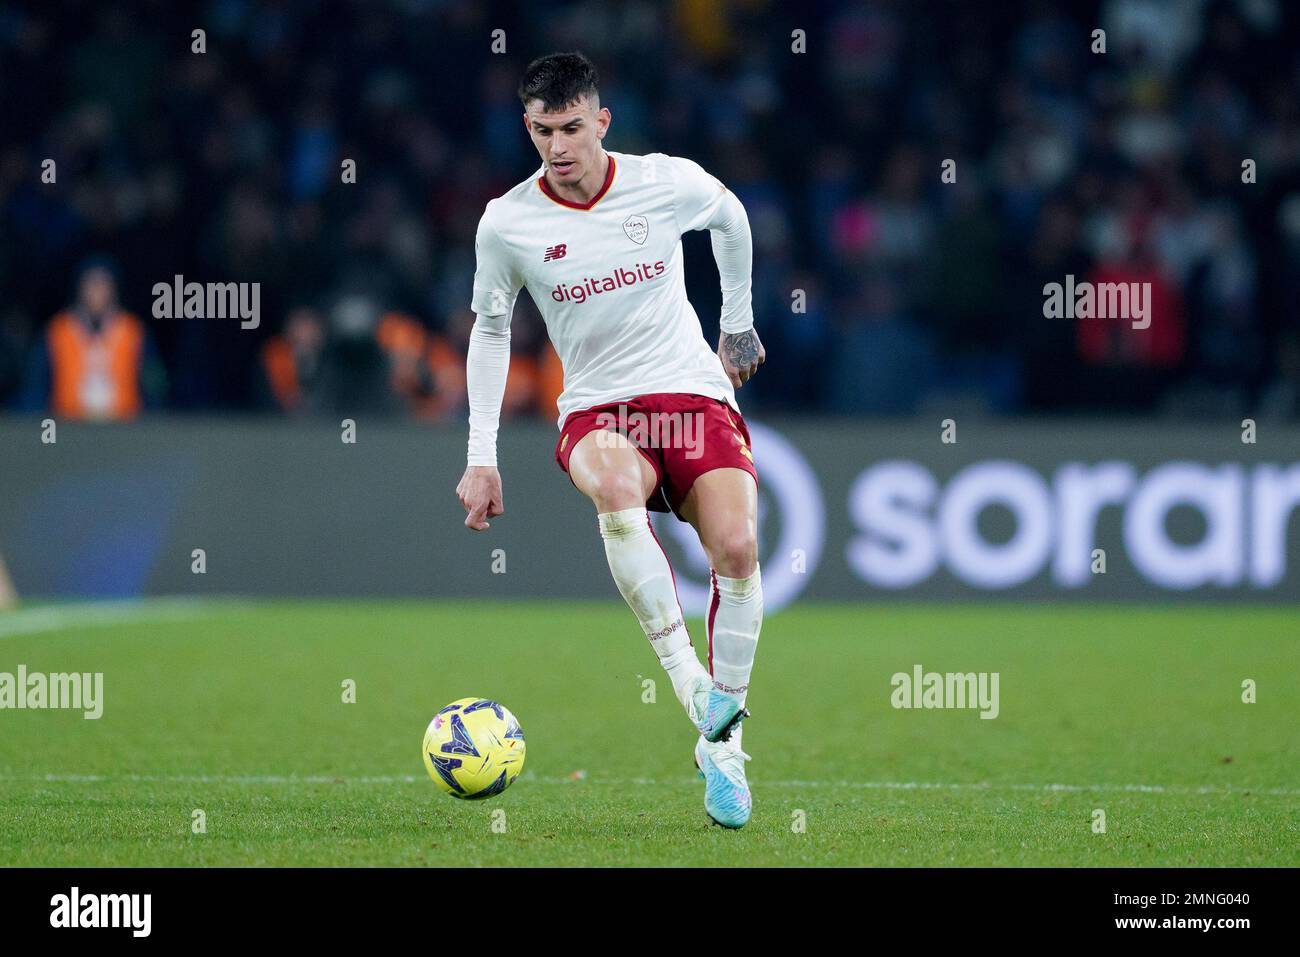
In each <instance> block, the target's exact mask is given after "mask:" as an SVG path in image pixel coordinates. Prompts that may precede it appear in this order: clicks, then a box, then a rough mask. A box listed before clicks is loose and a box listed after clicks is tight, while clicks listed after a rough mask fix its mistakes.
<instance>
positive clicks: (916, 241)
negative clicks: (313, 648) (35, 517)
mask: <svg viewBox="0 0 1300 957" xmlns="http://www.w3.org/2000/svg"><path fill="white" fill-rule="evenodd" d="M212 9H213V11H215V15H214V18H213V22H212V24H211V25H210V27H209V33H210V35H209V37H208V42H209V46H208V51H207V52H206V53H205V54H203V55H196V54H193V53H191V52H190V49H189V43H188V38H189V35H190V31H191V30H192V29H193V28H194V24H193V23H192V22H191V21H192V17H191V16H190V14H189V13H187V12H186V10H185V9H184V7H183V5H176V4H171V3H168V2H166V0H131V2H127V0H103V2H101V3H99V4H96V5H95V8H94V11H93V13H91V14H90V15H89V16H87V14H86V12H85V11H84V10H81V9H80V8H76V7H75V5H74V6H68V5H59V4H45V5H37V4H14V3H11V2H7V0H0V63H3V64H4V67H3V82H0V111H3V114H2V115H3V116H4V117H5V122H4V123H3V124H0V236H2V237H3V239H4V241H3V242H0V289H3V291H4V293H5V301H4V312H3V316H2V317H0V403H3V402H8V403H10V404H14V405H17V406H20V407H26V408H34V407H46V406H48V405H49V404H50V402H51V401H52V397H53V393H54V391H56V390H55V388H54V386H53V380H52V374H53V370H52V368H51V366H50V361H49V360H48V359H47V360H46V361H45V362H43V363H42V362H40V361H35V360H34V361H33V362H31V363H28V362H25V361H24V358H25V357H26V355H27V353H29V352H33V351H34V352H43V353H45V354H48V352H49V349H50V338H49V336H50V330H46V329H44V328H43V323H44V320H45V318H46V317H48V316H49V315H50V314H51V313H53V312H54V311H55V310H56V309H58V308H60V307H61V306H62V305H63V301H64V298H65V297H66V294H67V290H66V288H65V283H66V281H67V278H66V277H67V276H68V275H70V274H72V273H73V271H74V270H75V269H76V267H77V265H78V263H80V262H81V261H82V260H83V259H84V258H85V257H86V256H88V255H90V254H91V253H93V252H94V251H96V250H100V249H106V250H111V251H112V252H113V254H114V256H115V257H116V258H117V260H118V261H119V262H120V263H121V274H120V276H119V277H117V279H118V282H117V288H118V291H119V292H120V295H121V298H122V300H123V305H122V307H121V311H122V312H126V311H128V310H132V309H133V310H135V311H136V312H138V313H139V314H140V315H141V316H143V317H144V319H143V321H144V323H145V327H146V329H147V330H148V333H149V334H142V341H143V342H144V346H143V347H142V348H143V350H144V352H143V354H144V355H145V356H147V355H148V349H149V342H150V340H151V338H152V339H156V341H157V346H158V352H159V354H160V355H161V358H162V360H163V361H164V363H165V367H166V372H167V382H168V383H169V385H170V388H169V389H168V390H166V398H167V400H168V402H169V407H171V408H174V409H194V410H212V409H233V408H246V407H250V406H263V407H266V408H271V409H279V410H281V411H283V412H291V411H292V412H297V413H301V412H307V413H311V412H325V411H331V412H332V411H333V410H334V409H335V408H336V407H337V406H338V404H339V403H343V404H345V405H346V404H347V403H348V402H350V401H353V400H354V399H355V400H356V401H364V402H365V403H367V405H368V407H369V408H371V409H372V410H373V411H375V412H380V411H382V412H384V413H386V414H392V415H398V416H405V417H408V418H414V419H417V420H420V421H434V422H445V421H453V420H459V419H461V418H463V415H464V413H465V409H464V381H463V380H464V368H463V362H464V336H465V334H466V331H467V330H466V328H465V321H466V320H465V309H466V305H467V304H468V302H469V296H470V284H471V282H472V276H473V271H474V250H473V246H474V234H475V226H476V224H477V221H478V218H479V216H480V215H481V213H482V211H483V207H484V204H485V203H486V202H487V200H488V199H490V198H492V197H493V196H496V195H499V194H500V193H501V192H503V191H504V190H505V189H508V188H509V187H510V186H512V185H514V184H515V183H517V182H519V181H520V180H522V179H524V178H525V177H527V176H529V175H530V174H531V173H532V172H533V171H534V170H535V169H536V168H537V157H536V155H535V153H534V152H533V151H532V148H531V146H530V144H529V143H528V141H527V139H526V137H525V134H524V132H523V130H522V128H521V127H522V124H521V123H520V121H519V114H520V112H521V111H520V109H519V105H518V103H517V101H516V100H515V98H514V93H513V88H514V83H515V81H516V78H517V77H518V75H519V73H520V72H521V70H522V69H523V67H524V65H525V64H526V63H527V62H528V61H529V60H530V59H531V58H532V57H534V56H536V55H538V54H540V53H543V52H547V51H550V50H553V49H563V48H572V47H575V46H577V47H582V46H585V47H586V48H587V50H588V52H589V53H590V54H591V55H592V57H593V58H594V59H595V60H596V62H597V63H598V65H599V66H600V68H601V71H602V74H603V78H604V83H603V93H604V96H603V98H602V99H603V103H604V105H607V106H609V107H610V109H611V110H612V112H613V116H614V122H613V125H612V126H611V128H610V131H609V135H608V137H607V138H606V140H605V145H606V146H607V147H608V148H609V149H612V150H622V151H629V152H645V151H651V150H654V151H662V152H668V153H675V154H680V155H685V156H689V157H691V158H692V159H695V160H697V161H699V162H700V163H702V164H703V165H704V166H705V167H706V168H708V169H710V170H711V171H713V172H715V173H716V174H717V175H718V176H719V177H720V178H721V179H722V180H723V181H724V182H726V183H727V184H728V185H729V186H730V187H731V188H732V189H733V190H734V191H735V192H736V193H737V195H738V196H740V197H741V199H742V201H743V202H744V203H745V204H746V209H747V211H748V213H749V217H750V221H751V224H752V226H753V230H754V243H755V277H754V279H755V281H754V309H755V316H756V321H757V323H758V326H759V330H760V334H761V335H762V336H763V339H764V342H765V343H767V345H768V362H767V364H766V366H765V368H764V370H763V372H762V373H761V374H760V375H759V376H758V377H757V378H756V379H755V380H753V382H752V383H751V384H749V385H747V386H746V391H745V393H744V394H745V396H747V397H748V398H747V399H745V401H746V402H747V403H750V404H752V405H753V406H754V408H755V409H761V410H763V411H764V412H766V411H767V410H782V411H786V410H788V411H832V410H839V411H842V412H846V413H847V412H862V411H879V412H882V413H884V412H906V411H908V410H912V409H916V408H920V407H923V406H924V405H925V404H926V403H929V402H933V401H934V400H935V399H936V398H938V399H942V401H943V402H944V403H945V404H948V403H950V402H951V401H953V400H954V399H955V398H956V397H958V396H960V397H962V398H964V399H968V400H970V401H972V402H975V403H977V404H979V405H981V406H984V407H987V408H990V409H994V410H1000V411H1038V410H1043V411H1059V410H1071V409H1081V410H1086V409H1102V408H1107V409H1115V408H1148V409H1161V410H1164V411H1165V412H1167V413H1170V414H1201V413H1202V412H1203V411H1204V410H1205V409H1206V408H1211V409H1221V410H1222V411H1223V412H1224V413H1225V414H1227V413H1228V412H1230V411H1231V412H1233V413H1235V412H1236V411H1238V410H1239V409H1246V408H1249V407H1250V406H1251V405H1252V403H1255V402H1259V401H1263V400H1264V399H1270V401H1272V402H1273V407H1274V408H1285V407H1289V406H1288V403H1286V402H1285V401H1282V400H1280V399H1278V398H1277V397H1279V396H1285V395H1286V394H1288V390H1289V389H1290V388H1292V387H1293V386H1294V385H1295V383H1294V382H1293V379H1294V376H1295V371H1294V369H1295V367H1294V364H1293V363H1291V361H1290V357H1291V352H1290V351H1288V350H1291V349H1293V348H1294V343H1295V342H1296V341H1300V240H1297V239H1296V237H1297V236H1300V85H1298V84H1297V77H1300V4H1296V3H1287V2H1284V0H1006V2H1000V3H996V4H962V3H938V4H921V3H915V4H913V3H904V2H902V0H873V2H870V3H863V2H861V0H826V2H824V3H818V4H805V5H800V6H798V9H797V10H794V9H790V10H787V9H786V8H785V7H784V6H783V5H780V4H773V3H770V2H767V0H674V2H673V3H671V4H668V5H664V4H661V3H657V2H653V0H623V2H621V3H618V4H600V3H594V2H591V0H576V2H569V0H559V2H557V3H554V4H547V5H540V6H539V5H527V4H524V5H509V6H508V7H507V8H498V7H495V6H494V5H491V4H482V3H478V2H473V0H445V2H436V3H435V2H427V0H406V2H401V3H392V4H384V3H378V4H377V3H373V2H365V0H338V2H337V3H334V4H312V3H305V2H297V0H287V2H286V0H240V2H235V3H218V4H216V5H215V6H214V7H213V8H212ZM498 10H500V11H501V12H500V15H499V16H498V12H497V11H498ZM796 13H797V15H795V14H796ZM497 25H502V26H504V27H505V28H506V29H507V31H508V37H509V46H508V53H506V54H504V55H498V54H495V53H493V52H491V50H490V48H489V46H488V45H487V44H486V43H485V42H484V39H483V38H484V37H485V36H488V35H490V31H491V30H492V29H493V28H494V27H496V26H497ZM796 27H797V28H799V29H802V30H804V31H805V33H806V38H807V44H808V46H807V50H808V53H807V54H806V55H796V54H794V53H792V51H791V31H792V30H793V29H794V28H796ZM1098 27H1100V28H1102V29H1104V30H1105V31H1106V34H1107V43H1108V46H1107V52H1106V53H1105V54H1104V55H1100V54H1095V53H1093V52H1092V51H1091V43H1092V36H1091V33H1092V31H1093V30H1094V29H1095V28H1098ZM430 51H435V52H434V53H433V54H431V52H430ZM51 78H53V80H52V79H51ZM1245 158H1250V159H1252V160H1254V161H1255V162H1256V164H1257V171H1256V173H1257V181H1256V182H1254V183H1246V182H1243V180H1242V162H1243V159H1245ZM46 159H53V160H54V161H55V163H56V164H57V170H58V176H57V180H56V181H54V182H46V181H43V180H42V178H41V171H42V163H43V162H44V161H45V160H46ZM949 159H951V160H953V161H954V163H955V171H956V179H955V181H951V182H950V181H944V180H942V179H941V172H942V171H943V168H944V164H945V161H946V160H949ZM345 160H352V161H353V162H354V163H355V164H356V180H355V182H344V180H343V177H342V171H343V164H344V161H345ZM1134 223H1140V224H1141V229H1142V235H1141V237H1140V242H1139V243H1138V244H1137V245H1136V246H1133V245H1132V242H1131V240H1132V238H1133V237H1132V236H1131V235H1130V233H1131V230H1132V229H1133V224H1134ZM686 254H687V256H688V268H687V282H688V284H689V289H688V292H689V294H690V296H691V300H692V302H693V303H694V304H695V305H696V309H697V311H698V312H699V314H700V316H701V318H702V319H703V321H704V325H705V337H706V338H707V339H708V340H709V341H710V342H713V341H716V337H717V327H716V318H713V317H716V315H717V309H716V305H717V297H718V291H717V283H716V276H715V274H714V273H713V272H712V270H711V267H710V264H709V262H708V243H707V240H702V241H701V240H698V239H697V238H688V239H687V241H686ZM354 271H360V272H362V273H364V274H366V275H369V276H371V277H372V278H374V279H375V280H376V286H375V288H374V289H372V290H370V291H368V293H367V295H366V297H363V298H366V302H364V303H358V302H353V303H352V304H351V305H350V306H348V307H347V309H346V310H345V311H346V312H348V314H349V315H350V316H351V318H345V317H344V316H342V315H340V313H339V312H338V309H339V305H338V301H339V293H338V290H339V289H341V288H344V284H338V283H337V277H338V276H340V275H343V274H345V273H349V272H354ZM175 274H184V275H185V276H186V277H192V278H193V279H196V280H199V281H205V282H206V281H220V282H231V281H234V282H259V283H261V288H262V308H263V311H264V313H265V314H266V315H273V316H292V318H290V319H289V320H288V321H287V322H286V324H285V329H284V331H283V332H282V333H280V334H279V335H276V336H272V337H271V338H270V339H267V340H263V339H262V338H261V336H262V335H263V333H246V332H243V331H241V330H238V329H237V328H235V327H234V326H231V325H229V324H221V323H211V322H207V321H188V320H182V321H165V322H155V321H154V320H152V318H151V317H150V316H149V314H148V309H147V303H146V301H145V300H144V299H143V291H144V290H148V289H149V288H151V287H152V284H153V283H155V282H158V281H160V280H169V279H170V278H171V277H172V276H173V275H175ZM1066 275H1074V276H1075V277H1076V279H1078V280H1080V281H1082V280H1084V279H1085V278H1086V279H1090V280H1092V281H1104V280H1107V279H1115V280H1122V281H1139V282H1142V281H1150V282H1151V283H1152V284H1153V290H1154V291H1155V293H1156V308H1157V310H1158V314H1157V315H1155V316H1153V321H1152V325H1151V327H1150V328H1149V329H1147V330H1132V329H1128V330H1127V331H1126V330H1125V329H1124V328H1122V323H1105V322H1104V321H1093V320H1089V321H1087V322H1086V323H1079V322H1071V321H1069V320H1049V319H1045V318H1044V317H1043V313H1042V305H1043V293H1042V288H1043V286H1044V285H1045V284H1047V283H1052V282H1056V283H1063V282H1064V281H1065V277H1066ZM796 289H803V290H805V291H806V292H807V299H806V301H807V310H806V311H804V312H798V311H794V310H792V309H791V308H790V307H791V302H792V296H793V294H794V290H796ZM331 292H332V293H333V295H334V298H333V299H330V294H331ZM137 297H140V298H137ZM324 302H333V303H334V305H333V306H331V307H330V308H329V309H327V310H326V314H325V315H324V316H313V315H312V314H310V313H309V312H304V311H303V310H301V309H300V308H299V307H300V306H301V305H302V304H304V303H324ZM69 311H70V312H77V309H73V310H69ZM395 317H396V318H395ZM390 320H391V321H390ZM471 321H472V317H471ZM78 322H80V323H81V328H87V326H86V320H85V319H84V318H80V319H78ZM110 324H111V323H110ZM53 325H54V324H51V329H52V328H53ZM62 327H65V328H71V327H70V326H67V324H66V323H64V324H63V325H62ZM515 332H516V335H515V337H514V341H513V346H512V375H511V382H510V385H509V393H508V396H507V410H506V411H507V414H510V415H536V416H541V417H544V418H551V417H552V415H553V410H554V397H555V395H556V394H557V392H558V390H559V389H560V388H562V372H561V370H559V368H558V364H557V363H556V360H555V357H554V352H553V350H552V349H551V348H550V346H549V345H548V344H547V343H546V342H545V337H544V336H543V335H542V328H541V326H540V324H539V321H538V317H537V315H536V311H535V310H534V309H533V308H532V306H531V305H530V304H528V303H527V301H526V297H521V305H520V309H519V312H518V314H517V316H516V325H515ZM150 334H151V335H150ZM33 343H37V345H36V346H33V345H32V344H33ZM891 350H897V351H891ZM142 361H144V363H145V365H144V370H145V371H144V373H142V374H141V375H140V377H139V378H140V381H139V383H138V386H139V388H140V390H141V392H142V395H141V396H140V404H143V405H147V404H148V403H149V402H151V401H161V400H162V399H163V398H164V390H162V389H161V388H160V385H161V381H160V379H159V377H158V376H156V375H153V374H152V373H149V372H148V368H149V365H148V361H147V359H145V360H142ZM891 363H892V366H891ZM29 369H30V371H28V370H29ZM898 370H905V372H904V373H903V374H900V372H899V371H898ZM349 374H356V375H358V376H360V377H361V378H360V379H359V380H358V381H357V382H356V383H353V384H349V383H347V382H345V381H343V380H342V378H341V377H343V376H346V375H349ZM95 381H96V382H98V381H100V380H95ZM97 390H98V391H97ZM108 391H112V390H111V389H110V390H108ZM129 393H130V390H129V389H125V388H124V389H123V394H124V395H129ZM106 395H107V392H106V391H105V390H104V389H103V388H99V387H98V386H96V385H94V384H93V383H92V384H91V385H89V386H87V389H86V396H89V397H90V399H91V404H90V405H88V404H87V403H86V399H84V398H82V399H78V403H80V407H81V411H83V412H85V413H87V414H92V413H91V405H95V407H96V408H99V409H101V410H103V409H109V408H112V409H117V410H119V411H118V412H110V413H108V414H110V415H117V414H121V410H126V409H128V408H132V407H133V403H132V401H131V400H129V399H118V398H113V399H108V398H105V396H106ZM33 397H36V398H33ZM96 397H97V398H96ZM353 411H355V410H353ZM94 414H100V413H94ZM1288 414H1293V415H1297V416H1300V410H1295V411H1293V412H1291V413H1288Z"/></svg>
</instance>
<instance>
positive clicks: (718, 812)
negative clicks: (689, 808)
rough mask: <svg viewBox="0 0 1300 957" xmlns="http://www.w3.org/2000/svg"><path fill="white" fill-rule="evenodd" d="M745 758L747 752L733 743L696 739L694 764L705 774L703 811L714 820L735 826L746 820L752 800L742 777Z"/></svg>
mask: <svg viewBox="0 0 1300 957" xmlns="http://www.w3.org/2000/svg"><path fill="white" fill-rule="evenodd" d="M748 760H749V755H748V754H746V753H745V752H744V751H742V750H740V748H737V747H735V746H734V745H729V744H725V743H722V742H719V743H717V744H713V743H711V742H708V741H705V740H704V739H703V738H700V739H699V740H698V741H696V743H695V766H696V767H697V768H699V770H700V777H702V778H704V813H705V814H707V815H708V816H709V819H710V820H712V821H713V823H714V824H720V825H722V826H723V827H729V828H732V829H735V828H741V827H744V826H745V825H746V824H747V823H748V822H749V815H750V812H751V811H752V810H753V806H754V802H753V798H752V797H751V796H750V793H749V782H748V781H746V780H745V762H746V761H748Z"/></svg>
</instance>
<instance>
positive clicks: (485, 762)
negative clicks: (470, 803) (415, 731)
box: [424, 698, 524, 799]
mask: <svg viewBox="0 0 1300 957" xmlns="http://www.w3.org/2000/svg"><path fill="white" fill-rule="evenodd" d="M424 766H425V768H426V769H427V770H428V772H429V777H431V778H433V783H434V784H436V785H438V787H440V788H442V789H443V790H444V791H446V792H447V793H448V794H450V795H451V796H452V797H457V798H470V799H474V798H486V797H492V795H494V794H500V793H501V792H502V791H504V790H505V789H506V788H508V787H510V784H511V782H513V781H514V779H515V778H517V777H519V772H520V771H522V770H523V769H524V732H523V729H522V728H520V727H519V722H518V721H517V720H516V719H515V716H514V715H513V714H511V713H510V712H509V711H507V710H506V709H505V708H504V707H503V706H501V705H499V704H497V703H496V702H495V701H489V700H488V699H486V698H461V699H460V700H459V701H453V702H452V703H451V704H449V705H447V707H445V708H443V709H442V710H441V711H439V712H438V713H437V714H435V715H434V716H433V720H432V721H430V722H429V727H428V729H427V730H426V731H425V732H424Z"/></svg>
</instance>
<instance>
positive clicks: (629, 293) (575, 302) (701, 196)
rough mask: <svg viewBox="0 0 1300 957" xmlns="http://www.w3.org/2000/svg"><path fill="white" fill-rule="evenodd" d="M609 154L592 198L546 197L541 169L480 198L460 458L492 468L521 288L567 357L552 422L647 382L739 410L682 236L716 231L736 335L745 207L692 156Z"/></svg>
mask: <svg viewBox="0 0 1300 957" xmlns="http://www.w3.org/2000/svg"><path fill="white" fill-rule="evenodd" d="M607 155H608V156H609V171H608V173H607V175H606V177H605V181H604V184H603V185H602V186H601V188H600V190H599V191H598V192H597V193H596V195H595V196H594V197H593V198H592V200H591V202H590V203H586V204H578V203H573V202H569V201H567V200H564V199H561V198H560V197H558V196H556V195H554V194H553V193H552V192H551V190H550V188H549V186H548V184H547V183H546V180H545V177H544V175H543V174H544V172H545V168H544V167H543V168H542V169H539V170H538V171H537V173H535V174H534V175H533V176H531V177H529V178H528V179H527V180H525V181H524V182H522V183H520V184H519V185H517V186H515V187H514V188H513V189H511V190H510V191H509V192H508V193H506V194H505V195H504V196H501V197H499V198H497V199H494V200H492V201H491V202H490V203H488V205H487V209H486V210H485V211H484V213H483V218H482V219H481V220H480V221H479V226H478V236H477V239H476V243H475V249H476V252H477V256H478V268H477V270H476V271H475V273H474V298H473V303H472V308H473V310H474V312H475V314H476V318H475V322H474V329H473V331H472V332H471V334H470V342H469V356H468V362H467V370H466V373H467V386H468V390H469V407H470V414H469V426H470V434H469V459H468V460H469V464H470V465H496V437H497V426H498V423H499V420H500V415H501V400H502V396H503V395H504V392H505V384H506V373H507V370H508V368H509V362H510V315H511V312H512V311H513V309H514V304H515V299H516V297H517V296H518V294H519V290H520V289H521V288H522V287H525V286H526V287H527V288H528V292H529V294H530V295H531V296H532V298H533V301H534V302H535V303H536V304H537V307H538V309H539V310H540V312H541V314H542V319H543V320H544V321H545V322H546V330H547V334H548V335H549V336H550V339H551V342H552V344H553V345H554V346H555V351H556V353H557V354H558V355H559V357H560V362H561V364H562V365H563V367H564V391H563V393H562V394H561V395H560V398H559V403H558V404H559V411H560V416H559V421H558V422H557V425H558V426H560V427H563V424H564V419H565V416H567V415H568V414H569V413H570V412H572V411H574V410H575V409H584V408H587V407H589V406H593V405H599V404H601V403H604V402H616V401H618V400H620V399H628V398H632V397H634V396H637V395H644V394H646V393H650V392H694V393H698V394H700V395H707V396H711V397H713V398H717V399H723V400H725V401H726V402H727V403H728V404H729V405H731V407H732V408H736V409H737V411H739V409H738V407H737V406H736V396H735V391H734V389H732V386H731V382H730V380H729V379H728V378H727V375H726V373H725V372H724V371H723V368H722V361H721V360H720V359H719V358H718V356H717V353H716V352H715V351H714V349H713V348H712V347H711V346H710V345H709V344H708V342H706V341H705V339H704V333H703V330H702V328H701V326H700V320H699V317H698V316H697V315H696V314H695V310H694V309H693V308H692V307H691V304H690V302H689V301H687V298H686V282H685V278H684V275H683V269H682V244H681V236H682V233H684V232H687V231H688V230H692V229H709V230H711V231H712V244H713V255H714V258H715V259H716V260H717V263H718V273H719V276H720V277H721V281H722V317H721V328H722V330H723V331H724V332H743V331H745V330H746V329H749V328H751V327H752V326H753V324H754V317H753V308H752V304H751V298H750V297H751V293H750V281H751V267H752V262H753V251H752V244H751V240H750V232H749V221H748V219H747V217H746V216H745V209H744V207H743V206H742V205H741V204H740V201H739V200H738V199H736V197H735V195H734V194H733V193H731V192H730V191H729V190H727V189H726V187H724V186H723V185H722V183H720V182H719V181H718V180H717V179H715V178H714V177H713V176H710V175H709V174H708V173H706V172H705V171H704V170H703V169H702V168H701V167H700V166H699V164H697V163H695V162H693V161H691V160H688V159H683V158H681V157H676V156H667V155H665V154H663V153H649V154H647V155H645V156H634V155H630V154H627V153H615V152H607Z"/></svg>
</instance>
